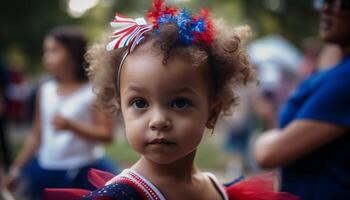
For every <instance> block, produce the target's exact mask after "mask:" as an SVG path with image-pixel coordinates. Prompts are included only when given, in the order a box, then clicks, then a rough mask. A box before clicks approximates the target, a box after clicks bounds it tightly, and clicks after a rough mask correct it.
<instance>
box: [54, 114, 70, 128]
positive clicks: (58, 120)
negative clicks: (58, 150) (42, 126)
mask: <svg viewBox="0 0 350 200" xmlns="http://www.w3.org/2000/svg"><path fill="white" fill-rule="evenodd" d="M52 124H53V127H54V129H55V130H56V131H63V130H68V129H70V121H69V119H67V118H64V117H62V116H61V115H58V114H56V115H55V116H54V117H53V120H52Z"/></svg>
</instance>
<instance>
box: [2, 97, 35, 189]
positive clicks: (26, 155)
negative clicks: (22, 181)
mask: <svg viewBox="0 0 350 200" xmlns="http://www.w3.org/2000/svg"><path fill="white" fill-rule="evenodd" d="M39 99H40V94H38V95H37V97H36V103H35V111H34V122H33V129H32V132H31V133H30V134H29V135H28V137H27V139H26V140H25V143H24V146H23V148H22V149H21V151H20V153H19V155H18V156H17V158H16V159H15V161H14V162H13V164H12V165H11V167H10V172H9V174H8V176H7V177H6V178H5V183H4V184H5V187H7V188H9V189H12V188H13V187H14V186H15V184H16V180H17V178H18V175H19V172H20V171H21V170H22V168H23V167H24V165H25V164H26V163H27V162H28V161H29V160H30V159H32V158H33V157H34V155H35V153H36V152H37V150H38V148H39V146H40V143H41V128H40V127H41V119H40V118H41V116H40V108H39V106H40V104H39V101H40V100H39Z"/></svg>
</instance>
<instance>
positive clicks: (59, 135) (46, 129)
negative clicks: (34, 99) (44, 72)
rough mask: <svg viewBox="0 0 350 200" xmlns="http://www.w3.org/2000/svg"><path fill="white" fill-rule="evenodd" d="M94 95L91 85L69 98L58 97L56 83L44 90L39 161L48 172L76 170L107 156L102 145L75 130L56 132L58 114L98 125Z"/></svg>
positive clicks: (41, 105)
mask: <svg viewBox="0 0 350 200" xmlns="http://www.w3.org/2000/svg"><path fill="white" fill-rule="evenodd" d="M93 101H94V94H93V92H92V87H91V85H90V84H85V85H83V86H82V87H81V88H79V89H78V91H76V92H74V93H73V94H70V95H67V96H59V95H58V94H57V83H56V81H53V80H52V81H48V82H46V83H45V84H43V86H42V87H41V93H40V114H41V146H40V149H39V151H38V160H39V164H40V166H41V167H43V168H45V169H58V170H59V169H74V168H78V167H82V166H84V165H87V164H91V163H92V162H94V161H96V160H97V159H100V158H102V157H103V155H104V150H103V147H102V145H101V144H98V143H96V142H92V141H90V140H87V139H85V138H83V137H81V136H78V135H77V134H75V133H73V132H72V131H68V130H65V131H55V130H54V128H53V124H52V120H53V116H54V115H55V114H56V113H57V114H59V115H61V116H62V117H65V118H68V119H70V120H73V121H76V122H79V121H82V122H84V123H94V122H93V119H92V108H93V105H92V103H93Z"/></svg>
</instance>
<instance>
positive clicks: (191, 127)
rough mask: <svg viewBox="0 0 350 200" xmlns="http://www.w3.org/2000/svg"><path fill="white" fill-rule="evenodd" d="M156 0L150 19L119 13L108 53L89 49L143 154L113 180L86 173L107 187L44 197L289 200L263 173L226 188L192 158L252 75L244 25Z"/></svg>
mask: <svg viewBox="0 0 350 200" xmlns="http://www.w3.org/2000/svg"><path fill="white" fill-rule="evenodd" d="M153 5H154V10H153V11H151V12H149V14H148V17H149V18H150V19H151V20H152V22H153V24H152V25H148V24H146V22H145V21H144V20H143V19H140V18H139V19H135V20H133V19H130V18H127V17H122V16H120V15H118V14H117V15H116V19H115V20H114V21H113V22H112V23H111V25H112V27H114V28H116V30H115V32H114V34H113V38H114V39H113V40H112V41H111V42H109V43H108V44H107V50H108V51H106V50H105V44H99V45H96V46H94V47H93V48H92V49H91V50H90V51H89V53H88V59H89V60H90V64H91V66H90V70H89V74H90V76H91V78H92V81H93V84H94V88H95V92H96V93H97V97H98V99H99V100H100V102H102V103H103V104H102V105H104V106H106V107H107V108H111V107H112V108H114V110H115V111H116V112H117V113H121V115H122V117H123V120H124V123H125V131H126V136H127V139H128V142H129V143H130V145H131V146H132V148H133V149H135V150H136V151H137V152H138V153H139V154H140V155H141V156H140V159H139V160H138V161H137V162H136V163H135V164H134V165H133V166H132V167H131V168H130V169H126V170H124V171H123V172H122V173H121V174H119V175H117V176H115V177H113V178H112V176H111V175H109V174H107V173H104V172H101V171H96V170H94V171H92V172H91V173H90V180H91V181H92V182H93V183H94V185H95V186H97V187H102V186H103V185H105V186H103V187H102V188H100V189H98V190H96V191H94V192H89V191H83V190H69V191H67V190H65V191H62V190H49V191H48V193H47V194H46V197H45V198H47V199H55V198H57V199H78V198H80V197H81V196H83V195H84V197H82V198H81V199H163V200H164V199H168V200H173V199H208V200H216V199H217V200H218V199H233V198H234V199H245V200H249V199H294V196H290V195H288V194H279V193H275V192H273V191H272V189H271V190H270V186H271V188H272V185H269V186H268V185H263V186H261V185H259V183H266V180H265V179H261V180H259V179H253V180H251V181H250V183H251V184H248V185H247V184H246V183H247V182H245V183H243V182H242V183H238V184H236V185H235V186H236V187H227V188H224V186H223V185H221V184H220V183H219V182H218V180H217V178H216V177H215V176H214V175H213V174H211V173H203V172H201V171H200V170H199V169H198V168H197V167H196V165H195V164H194V158H195V154H196V150H197V147H198V145H199V143H200V141H201V139H202V137H203V134H204V131H205V129H206V128H208V129H213V128H214V126H215V123H216V120H217V119H218V117H219V115H220V114H225V113H227V112H228V111H229V110H230V108H231V106H232V105H233V104H235V103H237V101H236V97H235V95H234V93H233V92H232V87H233V86H239V85H243V84H246V83H247V82H249V81H252V80H254V76H253V71H252V69H251V68H250V66H249V63H248V60H247V55H246V53H245V51H244V49H243V46H242V43H241V40H242V39H243V36H244V35H245V34H246V33H247V31H248V30H247V28H241V29H229V28H228V27H225V26H223V25H222V24H219V23H218V24H216V25H215V26H214V24H213V23H212V22H211V21H210V19H209V18H208V12H207V11H202V12H201V14H200V15H198V16H192V15H191V14H190V13H189V12H188V11H187V10H178V9H176V8H172V7H171V8H169V7H165V5H164V2H163V1H161V0H157V1H154V2H153ZM209 159H210V158H209ZM248 182H249V181H248ZM252 188H255V189H257V190H259V191H260V192H261V193H256V192H257V191H255V193H254V192H253V193H252ZM245 189H247V190H245ZM253 190H254V189H253ZM257 194H264V195H266V196H265V197H264V198H262V197H261V196H256V195H257ZM254 195H255V197H254Z"/></svg>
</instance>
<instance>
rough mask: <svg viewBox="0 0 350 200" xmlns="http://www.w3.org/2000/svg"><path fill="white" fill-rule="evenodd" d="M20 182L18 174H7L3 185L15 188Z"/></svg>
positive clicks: (7, 187)
mask: <svg viewBox="0 0 350 200" xmlns="http://www.w3.org/2000/svg"><path fill="white" fill-rule="evenodd" d="M17 184H18V179H17V177H16V176H11V175H6V176H5V177H4V180H3V181H2V183H1V187H3V188H6V189H8V190H13V189H14V188H15V187H16V186H17Z"/></svg>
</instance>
